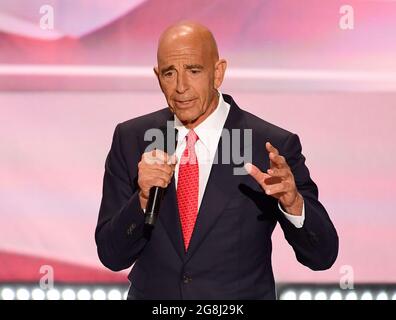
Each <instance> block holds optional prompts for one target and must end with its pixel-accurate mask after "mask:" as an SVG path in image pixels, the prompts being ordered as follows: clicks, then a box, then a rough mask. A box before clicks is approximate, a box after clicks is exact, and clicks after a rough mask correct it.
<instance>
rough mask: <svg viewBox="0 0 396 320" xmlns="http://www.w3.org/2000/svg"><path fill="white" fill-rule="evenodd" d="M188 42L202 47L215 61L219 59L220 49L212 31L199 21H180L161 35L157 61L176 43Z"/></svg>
mask: <svg viewBox="0 0 396 320" xmlns="http://www.w3.org/2000/svg"><path fill="white" fill-rule="evenodd" d="M178 42H179V43H180V42H186V43H190V45H193V46H195V47H197V48H200V49H202V51H203V52H206V53H207V54H208V57H210V59H211V60H212V61H214V62H216V61H217V60H219V51H218V49H217V44H216V40H215V38H214V37H213V34H212V32H211V31H210V30H209V29H208V28H207V27H205V26H204V25H202V24H200V23H197V22H191V21H186V22H178V23H176V24H173V25H171V26H169V27H168V28H167V29H166V30H165V31H164V32H163V33H162V34H161V36H160V38H159V41H158V49H157V62H158V61H159V59H160V58H161V56H162V54H164V53H166V52H167V51H168V50H169V49H170V50H172V48H174V47H175V45H176V43H178Z"/></svg>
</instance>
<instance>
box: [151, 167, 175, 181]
mask: <svg viewBox="0 0 396 320" xmlns="http://www.w3.org/2000/svg"><path fill="white" fill-rule="evenodd" d="M172 173H173V171H172V172H171V173H168V172H165V171H163V170H160V169H152V170H151V171H150V173H148V175H150V176H151V177H153V178H156V177H158V178H161V179H164V180H167V181H168V180H169V181H170V179H172Z"/></svg>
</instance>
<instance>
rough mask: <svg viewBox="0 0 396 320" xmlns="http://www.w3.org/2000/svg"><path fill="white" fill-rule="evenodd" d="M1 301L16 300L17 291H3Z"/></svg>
mask: <svg viewBox="0 0 396 320" xmlns="http://www.w3.org/2000/svg"><path fill="white" fill-rule="evenodd" d="M1 299H2V300H14V299H15V290H13V289H11V288H4V289H3V290H1Z"/></svg>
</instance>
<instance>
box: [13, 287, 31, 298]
mask: <svg viewBox="0 0 396 320" xmlns="http://www.w3.org/2000/svg"><path fill="white" fill-rule="evenodd" d="M16 298H17V299H18V300H29V299H30V292H29V290H28V289H26V288H20V289H18V290H17V292H16Z"/></svg>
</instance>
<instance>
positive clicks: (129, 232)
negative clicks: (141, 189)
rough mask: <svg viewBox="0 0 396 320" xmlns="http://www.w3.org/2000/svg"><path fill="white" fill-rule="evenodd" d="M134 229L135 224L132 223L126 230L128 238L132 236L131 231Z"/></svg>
mask: <svg viewBox="0 0 396 320" xmlns="http://www.w3.org/2000/svg"><path fill="white" fill-rule="evenodd" d="M135 228H136V224H135V223H132V224H131V225H130V226H129V228H128V230H127V235H128V236H130V235H132V233H133V229H135Z"/></svg>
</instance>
